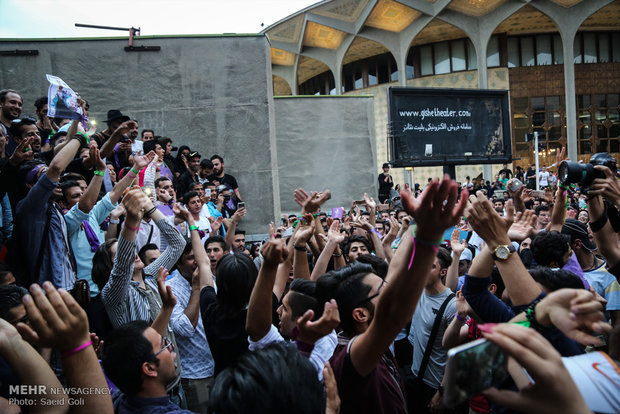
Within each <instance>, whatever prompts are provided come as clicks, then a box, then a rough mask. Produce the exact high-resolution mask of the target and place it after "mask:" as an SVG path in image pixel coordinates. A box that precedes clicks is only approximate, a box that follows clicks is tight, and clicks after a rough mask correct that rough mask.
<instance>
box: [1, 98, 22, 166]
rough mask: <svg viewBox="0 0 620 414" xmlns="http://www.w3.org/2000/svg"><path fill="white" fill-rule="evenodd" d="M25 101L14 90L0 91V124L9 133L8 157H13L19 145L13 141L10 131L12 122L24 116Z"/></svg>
mask: <svg viewBox="0 0 620 414" xmlns="http://www.w3.org/2000/svg"><path fill="white" fill-rule="evenodd" d="M23 103H24V101H23V100H22V97H21V96H19V94H18V93H17V91H14V90H13V89H4V90H2V91H0V122H2V124H3V125H4V126H5V128H6V130H7V132H8V134H7V135H8V138H9V139H8V141H7V143H6V149H5V151H6V155H7V156H11V154H13V151H15V148H16V147H17V145H19V144H18V143H17V142H15V141H13V135H12V133H11V131H10V128H11V122H13V120H15V119H17V118H19V116H20V115H21V114H22V105H23Z"/></svg>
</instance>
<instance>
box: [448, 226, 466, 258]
mask: <svg viewBox="0 0 620 414" xmlns="http://www.w3.org/2000/svg"><path fill="white" fill-rule="evenodd" d="M450 247H451V248H452V251H453V252H454V253H455V254H457V255H459V256H460V255H461V253H463V250H465V249H466V248H467V240H461V230H459V229H454V230H452V234H451V235H450Z"/></svg>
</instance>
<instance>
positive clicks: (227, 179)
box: [207, 174, 239, 190]
mask: <svg viewBox="0 0 620 414" xmlns="http://www.w3.org/2000/svg"><path fill="white" fill-rule="evenodd" d="M207 180H209V181H211V182H213V181H217V182H219V183H220V184H219V185H222V184H224V185H225V186H227V187H229V188H230V189H231V190H236V189H237V188H239V185H237V180H236V179H235V177H233V176H232V175H230V174H224V176H223V177H216V176H215V174H211V175H210V176H208V177H207Z"/></svg>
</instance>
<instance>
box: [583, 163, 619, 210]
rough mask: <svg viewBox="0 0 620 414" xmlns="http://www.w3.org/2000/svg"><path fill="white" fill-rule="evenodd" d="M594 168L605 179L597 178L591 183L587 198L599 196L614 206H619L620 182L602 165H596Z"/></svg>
mask: <svg viewBox="0 0 620 414" xmlns="http://www.w3.org/2000/svg"><path fill="white" fill-rule="evenodd" d="M594 168H595V169H597V170H598V171H599V172H602V173H603V174H605V178H597V179H595V180H594V181H592V184H591V185H590V187H589V189H588V196H590V197H593V196H598V195H601V196H603V198H605V199H606V200H608V201H610V202H612V203H613V204H614V205H616V206H620V181H618V179H617V178H616V177H615V176H614V173H613V172H612V171H611V170H610V169H609V168H607V167H605V166H603V165H597V166H595V167H594Z"/></svg>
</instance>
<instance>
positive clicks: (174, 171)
mask: <svg viewBox="0 0 620 414" xmlns="http://www.w3.org/2000/svg"><path fill="white" fill-rule="evenodd" d="M79 104H80V105H81V107H82V109H83V112H84V114H85V117H87V116H88V109H89V107H88V103H87V102H86V101H85V100H82V99H80V100H79ZM22 105H23V100H22V97H21V96H20V94H19V92H17V91H15V90H10V89H5V90H2V91H0V176H1V179H0V188H1V189H2V193H0V200H1V201H2V204H1V205H2V217H1V218H2V223H1V226H0V232H1V235H0V243H1V246H2V250H1V253H0V260H1V263H0V411H1V412H7V413H19V412H31V413H36V412H67V411H71V412H84V413H94V412H96V413H107V412H115V413H163V412H176V413H184V412H201V413H220V414H221V413H278V412H299V413H319V412H320V413H323V412H325V413H338V412H343V413H356V414H357V413H405V412H410V413H425V412H431V413H442V412H444V413H452V412H454V413H491V412H493V413H505V412H526V413H549V412H566V413H587V412H610V413H611V412H619V411H620V375H619V373H620V370H619V369H618V366H617V361H618V359H619V358H620V342H619V341H620V328H619V326H620V323H619V322H620V318H619V315H620V284H619V283H618V280H619V279H618V278H619V277H620V245H619V243H618V233H617V231H620V216H619V215H618V210H617V206H618V207H620V183H619V182H618V180H617V178H616V176H615V173H616V172H615V171H611V170H610V169H609V168H607V167H604V166H597V167H595V168H596V169H597V170H599V171H600V174H599V178H597V179H596V180H594V181H593V182H592V183H591V185H589V186H588V188H583V187H582V188H579V187H578V186H577V187H576V186H559V185H556V186H555V187H554V186H553V183H552V185H548V186H547V188H546V189H545V190H544V192H543V193H542V194H538V193H533V192H532V189H531V188H529V187H530V186H529V185H528V183H527V179H525V178H524V177H523V178H521V179H517V178H515V177H513V176H512V172H511V171H510V170H509V169H508V167H507V166H504V169H503V170H502V172H500V177H501V178H500V181H502V180H503V179H506V181H505V182H502V184H503V187H497V188H494V187H495V186H488V187H485V185H483V184H482V183H480V182H478V180H476V183H472V182H471V180H469V179H468V180H467V181H466V182H465V183H463V184H459V183H456V182H455V181H453V180H451V179H450V177H448V176H445V177H443V178H441V179H429V181H428V183H427V184H426V185H425V186H424V187H422V186H420V185H417V184H416V185H415V186H414V188H409V187H408V186H404V187H403V189H402V190H401V191H400V192H398V193H396V194H394V193H393V191H394V188H395V183H394V180H393V179H392V177H391V175H390V174H389V168H390V166H389V164H384V165H383V173H382V174H381V175H379V178H378V180H379V194H378V198H377V201H375V199H374V197H372V196H370V195H368V194H363V195H362V194H360V197H359V199H358V200H355V201H352V203H351V207H350V209H348V211H345V210H344V209H343V208H333V209H328V208H327V206H328V205H329V202H328V200H329V199H330V196H331V193H330V191H329V190H327V189H324V190H323V189H317V190H322V191H310V192H307V191H306V190H304V189H303V188H299V189H297V190H296V191H295V193H294V194H292V195H290V196H291V197H293V199H294V200H295V202H296V203H297V204H298V205H299V213H298V214H290V215H284V216H283V217H282V218H279V219H278V221H277V222H271V223H264V225H265V233H268V234H269V236H268V237H266V238H265V239H264V240H263V241H262V242H260V243H254V242H252V243H250V242H246V238H245V232H244V231H243V230H242V227H243V222H244V218H245V217H246V215H247V214H251V212H247V211H246V209H245V204H244V202H243V199H242V189H243V183H241V186H240V185H239V184H238V183H237V180H236V179H235V178H234V177H233V176H231V175H229V174H227V173H225V167H224V159H223V158H222V157H221V156H220V155H217V154H214V155H212V156H210V157H202V156H201V154H200V153H199V151H201V152H203V153H204V152H205V150H208V148H189V147H188V146H186V145H180V146H179V147H178V148H175V147H174V146H173V144H175V142H174V141H173V140H172V139H171V138H168V137H166V136H163V135H161V136H158V135H157V134H156V131H153V130H150V129H145V128H142V129H141V128H140V125H139V123H138V121H137V120H135V119H131V118H130V117H128V116H126V115H124V114H123V113H122V112H121V111H119V110H109V111H108V112H107V119H106V128H105V129H104V130H102V131H97V130H96V129H95V128H94V127H91V128H87V127H88V126H89V124H88V123H87V122H86V118H82V119H77V120H68V119H50V118H48V117H47V109H46V106H47V101H46V98H41V99H38V100H36V101H35V102H34V104H33V108H34V109H33V112H34V113H35V114H36V118H29V117H25V116H22V110H23V107H22ZM147 127H148V125H147ZM157 132H160V131H157ZM205 147H206V144H205ZM175 151H176V155H173V153H174V152H175ZM226 156H227V158H231V159H234V155H231V154H226ZM563 158H564V155H563V152H561V153H559V154H558V163H559V162H561V161H562V160H563ZM546 177H547V179H548V182H551V181H552V180H551V179H550V178H549V175H546ZM603 177H604V178H603ZM518 183H521V184H523V185H516V184H518ZM300 184H303V183H300ZM556 184H557V183H556ZM240 187H241V188H240ZM325 187H329V183H325ZM582 213H585V214H583V215H582ZM480 338H484V339H485V340H486V341H487V343H489V344H491V345H492V346H493V347H494V348H493V349H495V351H493V352H490V351H485V352H483V353H481V354H478V355H476V356H475V359H472V358H473V357H471V358H470V361H475V363H469V364H462V367H465V366H467V367H468V368H467V369H468V370H469V371H458V370H459V369H465V368H458V365H457V362H456V361H457V360H458V356H456V355H458V352H457V351H459V350H460V349H461V346H462V345H464V344H471V345H472V346H473V345H476V344H477V343H476V342H473V341H475V340H478V339H480ZM485 349H486V348H485ZM496 355H507V356H510V357H511V359H510V363H509V364H508V365H507V368H506V369H507V371H508V373H509V375H506V376H504V377H502V376H501V375H500V374H501V372H503V371H502V370H501V367H499V366H496V364H495V363H494V361H496V358H497V357H496ZM584 357H592V358H594V357H598V358H599V359H598V360H597V362H596V364H590V366H591V367H590V371H591V372H590V371H587V370H584V371H578V370H576V369H574V367H575V366H576V364H580V363H581V364H582V365H583V363H582V362H579V361H583V358H584ZM462 359H463V358H461V360H462ZM503 360H504V361H505V359H503ZM585 365H588V364H585ZM447 367H448V368H449V369H448V368H447ZM571 367H573V368H571ZM592 367H594V368H592ZM454 370H456V371H454ZM453 371H454V372H456V374H455V373H453ZM595 371H596V372H599V373H601V372H602V373H603V374H602V375H600V374H599V375H597V374H596V372H595ZM478 377H479V378H480V379H481V383H482V384H484V386H480V387H477V388H476V387H472V386H471V384H469V385H470V387H469V388H468V391H462V390H461V391H455V389H460V388H458V387H459V386H461V388H462V384H461V385H459V384H460V382H459V380H458V378H461V379H462V378H465V382H468V381H469V382H470V383H474V382H476V381H473V378H478ZM584 378H586V379H587V381H586V382H587V383H589V384H590V388H584V387H585V386H584V385H583V383H584ZM461 382H462V380H461ZM593 384H594V386H593ZM455 387H456V388H455ZM592 387H594V389H595V390H599V392H598V393H596V392H588V391H587V390H590V389H591V388H592ZM59 389H61V390H64V392H57V390H59ZM54 390H56V391H54Z"/></svg>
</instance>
